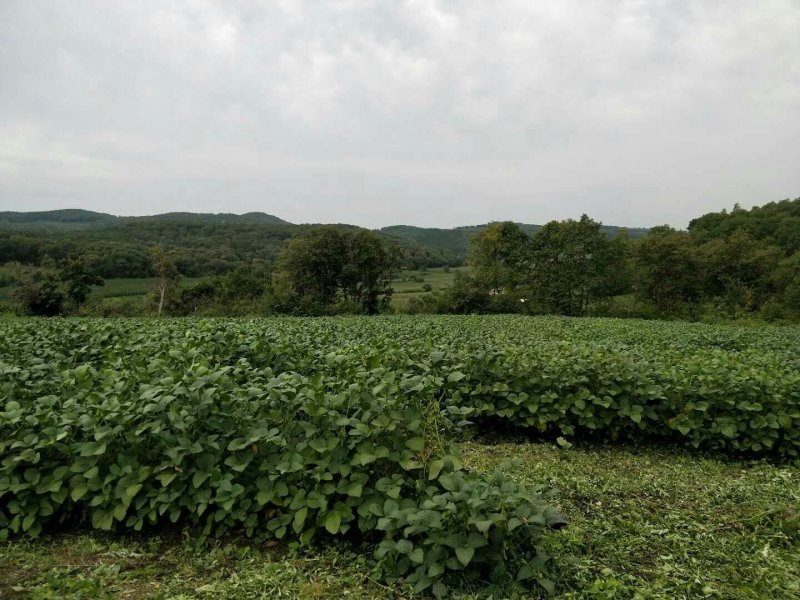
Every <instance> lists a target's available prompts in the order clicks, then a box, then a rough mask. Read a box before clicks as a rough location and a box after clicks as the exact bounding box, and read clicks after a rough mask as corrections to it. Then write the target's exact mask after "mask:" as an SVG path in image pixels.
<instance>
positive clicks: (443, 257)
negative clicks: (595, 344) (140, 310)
mask: <svg viewBox="0 0 800 600" xmlns="http://www.w3.org/2000/svg"><path fill="white" fill-rule="evenodd" d="M311 227H312V225H309V224H303V225H295V224H292V223H288V222H286V221H284V220H282V219H280V218H278V217H276V216H274V215H269V214H265V213H246V214H243V215H234V214H226V213H220V214H202V213H166V214H161V215H153V216H146V217H116V216H114V215H108V214H104V213H96V212H91V211H86V210H79V209H68V210H54V211H44V212H31V213H24V212H0V264H4V263H8V262H19V263H20V264H22V265H33V266H39V265H42V264H47V263H48V262H50V261H51V260H52V261H55V262H58V261H61V260H63V259H64V258H65V257H67V256H68V255H71V254H80V255H81V256H82V257H83V258H84V260H85V262H86V264H87V267H88V268H89V270H90V271H92V272H94V273H96V274H98V275H100V276H102V277H105V278H130V277H150V276H151V275H152V274H153V272H152V265H151V260H150V248H151V247H153V246H162V247H164V248H168V249H170V250H171V251H172V253H173V255H174V257H175V262H176V264H177V266H178V269H179V271H180V272H181V273H182V274H183V275H186V276H189V277H202V276H205V275H219V274H223V273H227V272H229V271H232V270H233V269H235V268H236V267H237V266H239V265H241V264H243V263H248V264H249V263H252V262H253V261H256V262H258V261H262V262H266V263H270V262H272V261H273V260H274V259H275V257H276V256H277V254H278V251H279V250H280V248H281V246H282V245H283V243H284V242H285V241H286V240H288V239H289V238H292V237H295V236H297V235H301V234H303V233H305V232H307V231H308V230H309V229H310V228H311ZM339 227H340V228H342V229H343V230H346V229H352V228H355V226H352V225H344V224H342V225H339ZM521 227H522V228H523V230H525V231H526V232H528V233H534V232H535V231H537V230H538V229H539V228H540V227H541V225H530V224H523V225H521ZM485 228H486V225H476V226H469V227H456V228H454V229H435V228H424V227H411V226H407V225H396V226H391V227H384V228H383V229H379V230H378V233H379V234H380V235H381V236H382V238H383V239H384V240H385V241H386V242H388V243H390V244H393V245H395V246H397V248H398V250H399V256H400V263H401V266H404V267H406V268H409V269H419V268H428V267H441V266H459V265H462V264H464V262H465V261H466V259H467V255H468V251H469V243H470V238H471V237H472V236H473V235H474V234H475V233H477V232H480V231H482V230H484V229H485ZM603 230H604V232H605V233H606V235H609V236H614V235H616V233H617V231H618V230H619V228H618V227H613V226H604V227H603ZM629 231H630V234H631V236H632V237H634V238H635V237H639V236H641V235H644V234H645V233H646V231H647V230H646V229H632V230H629Z"/></svg>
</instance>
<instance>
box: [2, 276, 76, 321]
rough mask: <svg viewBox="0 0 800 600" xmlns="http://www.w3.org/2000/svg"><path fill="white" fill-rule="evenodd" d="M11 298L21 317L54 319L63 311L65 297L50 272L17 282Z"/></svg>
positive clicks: (57, 280)
mask: <svg viewBox="0 0 800 600" xmlns="http://www.w3.org/2000/svg"><path fill="white" fill-rule="evenodd" d="M11 296H12V298H13V300H14V302H15V304H16V306H17V312H18V313H19V314H21V315H29V316H40V317H55V316H57V315H60V314H63V313H64V310H65V309H64V302H65V301H66V295H65V293H64V290H63V286H62V285H61V282H60V281H59V278H58V276H57V274H56V273H54V272H52V271H47V272H45V273H43V274H36V275H34V276H31V277H30V278H27V279H23V280H20V281H18V282H17V284H16V286H15V287H14V290H13V292H12V294H11Z"/></svg>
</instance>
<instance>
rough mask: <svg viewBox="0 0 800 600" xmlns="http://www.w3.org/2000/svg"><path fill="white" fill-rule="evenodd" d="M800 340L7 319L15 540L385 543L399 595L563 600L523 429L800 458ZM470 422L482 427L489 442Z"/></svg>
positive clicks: (442, 320)
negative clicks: (496, 462) (474, 589)
mask: <svg viewBox="0 0 800 600" xmlns="http://www.w3.org/2000/svg"><path fill="white" fill-rule="evenodd" d="M798 357H800V329H799V328H795V327H785V328H759V329H741V328H731V327H711V326H704V325H692V324H685V323H653V322H636V321H615V320H603V319H565V318H526V317H416V318H415V317H407V318H374V319H364V318H335V319H310V318H298V319H292V318H283V319H249V320H226V319H186V320H177V319H176V320H156V319H138V320H137V319H120V320H98V319H94V320H93V319H87V320H82V319H70V320H59V319H56V320H36V319H11V320H6V321H0V536H3V537H7V536H10V535H18V534H29V535H35V534H37V533H39V532H40V531H42V530H43V529H46V528H47V527H48V526H50V525H52V524H53V523H59V522H64V523H77V524H84V525H86V524H88V525H90V526H92V527H96V528H101V529H117V530H125V529H131V530H137V529H142V528H146V527H151V526H157V525H160V524H163V523H169V522H175V523H180V524H184V525H192V526H195V527H198V528H200V529H202V530H203V531H205V532H206V533H207V534H219V533H221V532H225V531H230V530H243V531H245V532H246V533H247V534H249V535H256V536H266V537H274V538H284V537H292V538H294V539H299V540H301V541H304V542H310V541H311V540H312V539H316V538H318V537H320V536H321V537H326V536H345V537H347V538H351V537H353V538H357V539H362V540H366V541H368V542H371V543H372V544H373V547H374V548H375V554H376V557H377V558H378V560H379V561H380V562H381V564H382V565H383V568H384V573H385V574H386V577H387V579H389V580H393V579H402V580H404V581H405V582H408V583H410V584H412V585H414V587H415V589H417V590H427V589H431V590H432V591H433V592H435V593H437V594H443V593H444V592H445V591H446V590H447V589H448V588H449V587H450V586H452V585H456V584H458V583H461V582H463V581H464V580H468V579H471V578H479V579H480V580H481V581H484V580H492V579H494V580H495V581H509V580H517V579H519V580H525V581H527V580H532V581H538V582H539V583H540V584H541V585H544V586H545V587H547V586H548V585H549V582H548V581H547V579H546V578H545V575H544V573H545V571H544V564H545V563H546V560H545V557H544V556H543V555H542V554H541V552H540V551H539V548H540V539H541V535H542V532H543V531H544V530H545V529H546V528H547V527H552V526H556V525H559V524H560V523H561V520H560V517H559V516H558V514H557V513H556V511H555V510H554V509H553V508H552V507H550V506H549V505H548V504H547V503H546V502H545V501H543V500H542V497H541V494H540V491H539V490H530V489H527V490H526V489H524V488H522V487H520V486H518V485H516V484H514V483H512V482H510V481H507V480H505V479H504V478H503V477H502V476H501V475H498V474H495V475H488V476H487V475H481V474H475V473H471V472H469V471H466V470H464V469H463V468H462V467H461V464H460V462H459V460H458V457H457V452H456V451H455V450H454V449H453V447H452V446H451V442H450V440H451V439H452V437H453V435H455V434H457V433H458V431H459V430H461V429H463V428H465V427H470V428H474V427H477V428H479V429H481V428H482V429H483V430H484V431H486V428H487V427H490V421H497V420H501V421H505V422H508V423H511V424H513V425H517V426H523V427H527V428H530V429H532V430H533V431H537V432H544V433H548V434H553V435H566V436H573V435H575V436H577V435H586V434H591V435H595V436H599V437H603V438H608V439H626V440H645V441H648V442H650V441H654V440H662V441H668V442H674V443H680V444H685V445H687V446H690V447H700V448H709V449H717V450H722V451H727V452H749V453H756V454H760V455H772V456H774V457H779V458H789V459H791V458H794V457H797V456H798V451H799V450H800V358H798ZM470 423H472V424H471V425H470Z"/></svg>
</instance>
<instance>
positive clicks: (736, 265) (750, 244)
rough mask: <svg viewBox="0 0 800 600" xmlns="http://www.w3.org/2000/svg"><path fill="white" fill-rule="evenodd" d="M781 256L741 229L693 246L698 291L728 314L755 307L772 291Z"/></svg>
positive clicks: (779, 250)
mask: <svg viewBox="0 0 800 600" xmlns="http://www.w3.org/2000/svg"><path fill="white" fill-rule="evenodd" d="M782 258H783V252H782V251H781V249H780V248H778V247H777V246H771V245H769V244H768V243H767V242H766V241H763V240H762V241H759V240H754V239H753V238H751V237H750V235H749V234H748V233H746V232H745V231H743V230H737V231H735V232H734V233H733V234H731V235H730V236H728V237H725V238H715V239H713V240H710V241H708V242H706V243H705V244H702V245H700V246H698V247H697V260H698V262H699V265H700V268H701V270H702V282H701V283H702V292H703V294H704V296H705V297H707V298H711V299H716V300H717V301H718V302H719V303H720V304H721V305H722V306H723V307H724V308H725V309H726V310H727V311H728V313H729V314H730V316H735V315H736V313H737V311H738V310H745V311H753V310H756V309H758V308H759V307H760V306H761V305H762V304H763V303H764V302H765V301H766V299H767V298H768V297H769V296H770V295H772V294H773V291H774V290H773V287H774V286H773V281H772V274H773V273H774V272H775V270H776V269H777V267H778V264H779V263H780V262H781V259H782Z"/></svg>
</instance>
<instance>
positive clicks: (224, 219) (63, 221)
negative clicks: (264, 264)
mask: <svg viewBox="0 0 800 600" xmlns="http://www.w3.org/2000/svg"><path fill="white" fill-rule="evenodd" d="M137 221H139V222H142V221H165V222H175V221H179V222H187V223H251V224H267V225H291V223H289V222H288V221H284V220H283V219H280V218H278V217H276V216H275V215H269V214H267V213H262V212H249V213H245V214H242V215H237V214H233V213H191V212H169V213H162V214H158V215H147V216H141V217H120V216H116V215H110V214H107V213H99V212H94V211H91V210H83V209H80V208H67V209H61V210H45V211H35V212H13V211H5V212H0V227H2V228H3V229H9V228H16V227H23V228H29V227H30V228H33V229H47V228H53V229H83V228H85V227H98V226H100V227H104V226H109V225H117V224H120V223H131V222H137Z"/></svg>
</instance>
